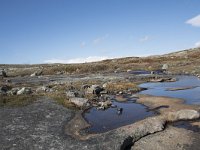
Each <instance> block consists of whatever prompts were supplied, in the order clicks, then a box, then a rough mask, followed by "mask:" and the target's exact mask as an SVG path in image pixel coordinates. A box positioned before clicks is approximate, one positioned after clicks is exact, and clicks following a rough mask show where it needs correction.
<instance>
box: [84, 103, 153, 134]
mask: <svg viewBox="0 0 200 150" xmlns="http://www.w3.org/2000/svg"><path fill="white" fill-rule="evenodd" d="M113 105H117V108H109V109H107V110H97V109H96V108H92V109H90V110H89V111H87V112H86V113H85V114H84V118H85V119H86V120H87V121H88V122H89V124H91V125H92V126H91V127H90V128H88V129H86V132H89V133H100V132H106V131H109V130H112V129H115V128H118V127H121V126H124V125H128V124H131V123H134V122H136V121H139V120H142V119H144V118H146V117H150V116H153V115H155V113H153V112H152V111H148V110H147V107H145V106H143V105H141V104H136V103H134V101H127V102H123V103H121V102H116V101H113ZM118 108H123V111H122V113H121V114H118V110H117V109H118Z"/></svg>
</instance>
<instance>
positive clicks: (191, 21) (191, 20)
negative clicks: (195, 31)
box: [186, 15, 200, 27]
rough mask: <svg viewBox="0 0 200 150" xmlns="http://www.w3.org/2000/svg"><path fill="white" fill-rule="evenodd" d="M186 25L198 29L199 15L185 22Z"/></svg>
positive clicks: (199, 25)
mask: <svg viewBox="0 0 200 150" xmlns="http://www.w3.org/2000/svg"><path fill="white" fill-rule="evenodd" d="M186 23H187V24H190V25H192V26H195V27H200V15H197V16H195V17H194V18H191V19H189V20H187V21H186Z"/></svg>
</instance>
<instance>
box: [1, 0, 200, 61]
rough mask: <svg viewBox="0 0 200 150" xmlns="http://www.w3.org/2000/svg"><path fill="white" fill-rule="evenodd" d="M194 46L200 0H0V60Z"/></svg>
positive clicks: (92, 57) (85, 57)
mask: <svg viewBox="0 0 200 150" xmlns="http://www.w3.org/2000/svg"><path fill="white" fill-rule="evenodd" d="M199 46H200V0H165V1H164V0H0V64H36V63H79V62H90V61H98V60H101V59H108V58H117V57H127V56H128V57H130V56H148V55H158V54H165V53H169V52H173V51H178V50H183V49H188V48H194V47H199Z"/></svg>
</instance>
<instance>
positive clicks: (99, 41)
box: [93, 34, 109, 45]
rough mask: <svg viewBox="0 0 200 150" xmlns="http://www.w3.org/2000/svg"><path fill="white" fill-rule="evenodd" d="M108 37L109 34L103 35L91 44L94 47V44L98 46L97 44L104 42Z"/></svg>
mask: <svg viewBox="0 0 200 150" xmlns="http://www.w3.org/2000/svg"><path fill="white" fill-rule="evenodd" d="M108 37H109V34H106V35H104V36H102V37H98V38H96V39H94V40H93V43H94V44H95V45H96V44H99V43H101V42H102V41H104V40H105V39H106V38H108Z"/></svg>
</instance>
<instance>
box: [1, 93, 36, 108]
mask: <svg viewBox="0 0 200 150" xmlns="http://www.w3.org/2000/svg"><path fill="white" fill-rule="evenodd" d="M37 99H38V96H36V95H11V96H6V95H5V96H4V95H1V96H0V106H1V107H2V106H8V107H16V106H26V105H28V104H30V103H32V102H34V101H36V100H37Z"/></svg>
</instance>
